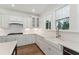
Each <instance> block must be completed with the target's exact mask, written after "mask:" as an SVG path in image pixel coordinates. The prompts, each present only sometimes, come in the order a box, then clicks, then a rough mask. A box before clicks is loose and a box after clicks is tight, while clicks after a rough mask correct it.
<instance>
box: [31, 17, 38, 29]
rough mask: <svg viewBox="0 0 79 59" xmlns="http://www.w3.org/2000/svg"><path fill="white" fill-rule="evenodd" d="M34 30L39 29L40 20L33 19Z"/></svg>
mask: <svg viewBox="0 0 79 59" xmlns="http://www.w3.org/2000/svg"><path fill="white" fill-rule="evenodd" d="M32 28H39V18H38V17H32Z"/></svg>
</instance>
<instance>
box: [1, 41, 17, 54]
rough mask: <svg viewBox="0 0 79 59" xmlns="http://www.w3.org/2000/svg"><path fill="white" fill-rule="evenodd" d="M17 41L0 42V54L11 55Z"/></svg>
mask: <svg viewBox="0 0 79 59" xmlns="http://www.w3.org/2000/svg"><path fill="white" fill-rule="evenodd" d="M16 44H17V41H12V42H4V43H0V55H11V54H12V52H13V50H14V48H15V46H16Z"/></svg>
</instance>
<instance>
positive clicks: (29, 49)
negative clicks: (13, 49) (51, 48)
mask: <svg viewBox="0 0 79 59" xmlns="http://www.w3.org/2000/svg"><path fill="white" fill-rule="evenodd" d="M17 55H45V54H44V53H43V52H42V51H41V50H40V48H39V47H38V46H37V45H36V44H30V45H25V46H21V47H18V48H17Z"/></svg>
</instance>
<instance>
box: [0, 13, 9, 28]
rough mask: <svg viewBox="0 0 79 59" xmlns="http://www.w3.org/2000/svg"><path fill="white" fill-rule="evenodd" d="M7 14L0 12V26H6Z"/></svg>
mask: <svg viewBox="0 0 79 59" xmlns="http://www.w3.org/2000/svg"><path fill="white" fill-rule="evenodd" d="M8 19H9V18H8V15H4V14H0V27H2V28H8Z"/></svg>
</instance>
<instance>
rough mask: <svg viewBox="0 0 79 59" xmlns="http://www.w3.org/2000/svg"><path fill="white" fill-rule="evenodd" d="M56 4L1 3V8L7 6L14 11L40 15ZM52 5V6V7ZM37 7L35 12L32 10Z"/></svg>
mask: <svg viewBox="0 0 79 59" xmlns="http://www.w3.org/2000/svg"><path fill="white" fill-rule="evenodd" d="M55 5H56V4H16V5H15V6H14V7H12V5H11V4H0V7H1V8H6V9H10V10H14V11H20V12H26V13H32V14H37V15H40V14H42V13H43V12H45V11H47V10H48V9H50V8H54V7H55ZM50 6H51V7H50ZM32 9H35V12H32Z"/></svg>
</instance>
